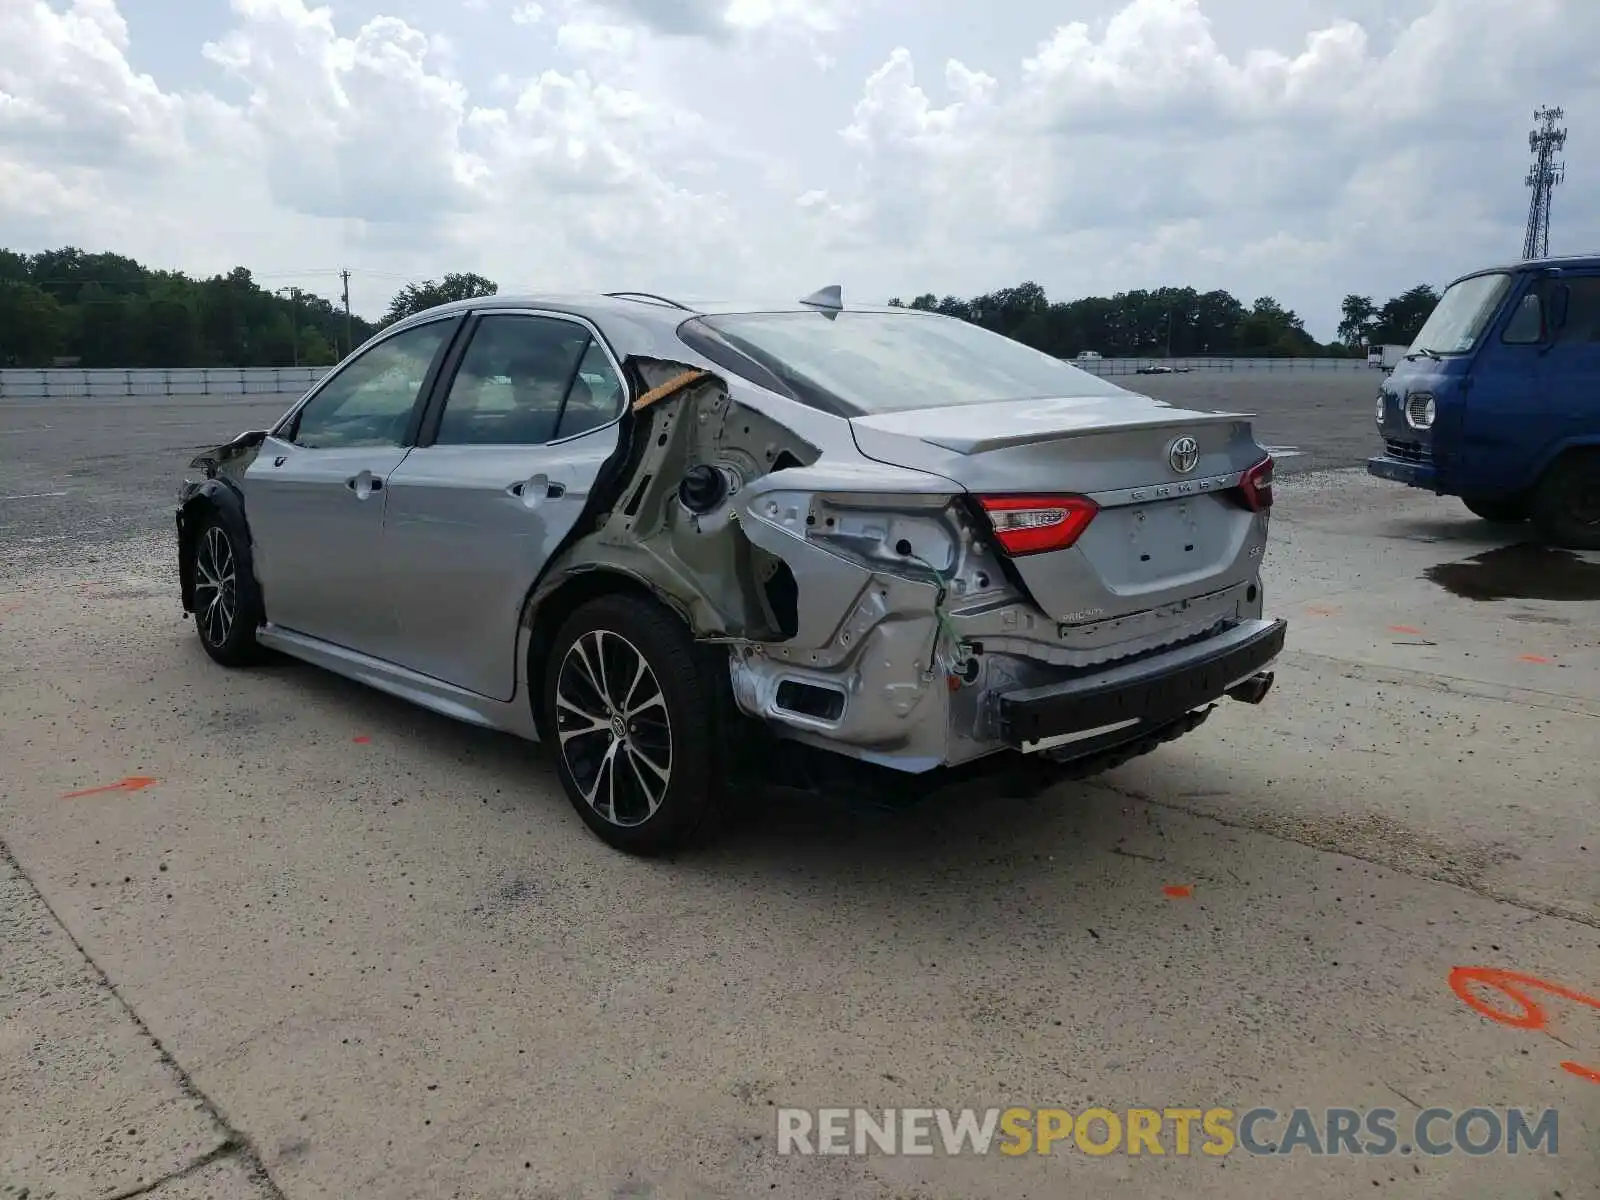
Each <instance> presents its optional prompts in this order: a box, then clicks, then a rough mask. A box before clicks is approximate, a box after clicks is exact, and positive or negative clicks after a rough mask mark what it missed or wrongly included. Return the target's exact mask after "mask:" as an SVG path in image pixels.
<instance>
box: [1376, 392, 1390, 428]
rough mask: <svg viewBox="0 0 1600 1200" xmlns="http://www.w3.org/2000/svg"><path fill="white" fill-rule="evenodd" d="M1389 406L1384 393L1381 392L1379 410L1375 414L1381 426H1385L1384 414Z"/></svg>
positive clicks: (1379, 394)
mask: <svg viewBox="0 0 1600 1200" xmlns="http://www.w3.org/2000/svg"><path fill="white" fill-rule="evenodd" d="M1387 406H1388V400H1387V398H1386V397H1385V396H1384V394H1383V393H1382V392H1379V393H1378V410H1377V412H1376V413H1374V414H1373V415H1374V416H1376V417H1377V419H1378V424H1379V425H1382V424H1383V413H1384V409H1385V408H1386V407H1387Z"/></svg>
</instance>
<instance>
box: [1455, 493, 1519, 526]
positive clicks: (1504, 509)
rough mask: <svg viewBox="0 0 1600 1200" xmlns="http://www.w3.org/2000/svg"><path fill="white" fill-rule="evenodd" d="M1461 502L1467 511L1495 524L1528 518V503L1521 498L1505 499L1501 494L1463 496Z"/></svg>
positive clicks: (1508, 523) (1507, 523)
mask: <svg viewBox="0 0 1600 1200" xmlns="http://www.w3.org/2000/svg"><path fill="white" fill-rule="evenodd" d="M1461 503H1463V504H1465V505H1466V506H1467V511H1468V512H1470V513H1471V514H1472V515H1473V516H1475V517H1481V518H1483V519H1484V520H1485V521H1492V522H1494V523H1495V524H1505V525H1512V524H1515V523H1516V522H1518V521H1526V520H1527V519H1528V504H1527V501H1525V500H1522V499H1506V498H1505V497H1503V496H1463V497H1461Z"/></svg>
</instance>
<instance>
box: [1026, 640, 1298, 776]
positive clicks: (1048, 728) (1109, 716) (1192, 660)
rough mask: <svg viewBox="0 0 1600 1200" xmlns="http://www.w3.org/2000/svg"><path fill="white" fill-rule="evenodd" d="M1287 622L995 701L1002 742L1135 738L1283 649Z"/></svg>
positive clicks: (1210, 697)
mask: <svg viewBox="0 0 1600 1200" xmlns="http://www.w3.org/2000/svg"><path fill="white" fill-rule="evenodd" d="M1288 627H1289V623H1288V622H1287V621H1283V620H1276V621H1265V620H1259V621H1245V622H1242V623H1241V624H1240V625H1238V626H1236V627H1234V628H1233V629H1230V630H1228V631H1227V632H1225V633H1221V634H1218V635H1217V636H1216V637H1214V638H1208V639H1207V640H1206V641H1204V642H1201V643H1199V644H1198V645H1194V646H1185V647H1182V648H1180V649H1177V650H1171V651H1168V652H1166V653H1164V654H1157V655H1153V656H1152V657H1150V658H1147V659H1142V660H1140V661H1139V662H1136V663H1130V664H1128V665H1127V666H1125V667H1118V668H1113V669H1112V670H1109V671H1104V672H1100V673H1098V674H1095V675H1091V676H1087V677H1085V678H1081V679H1075V680H1069V681H1067V682H1065V683H1057V684H1051V685H1049V686H1046V687H1037V688H1027V689H1024V690H1021V691H1015V692H1009V693H1006V694H1005V695H1002V696H1001V697H1000V698H999V718H1000V727H1001V731H1002V736H1003V737H1004V739H1005V740H1006V741H1007V742H1008V743H1010V744H1011V745H1012V746H1015V747H1016V748H1018V749H1021V750H1025V751H1034V750H1051V749H1055V748H1057V747H1061V748H1066V749H1073V748H1077V747H1078V746H1079V745H1080V744H1081V745H1082V746H1083V747H1089V746H1093V745H1099V744H1101V743H1104V742H1106V741H1117V740H1121V739H1124V738H1129V737H1137V736H1139V735H1140V734H1141V733H1142V732H1144V731H1145V730H1147V729H1154V728H1157V727H1159V726H1162V725H1164V724H1167V723H1168V722H1171V721H1173V720H1175V719H1176V718H1178V717H1180V716H1182V715H1183V714H1184V713H1187V712H1189V711H1191V710H1193V709H1196V708H1200V707H1202V706H1204V705H1207V704H1211V703H1214V702H1215V701H1217V700H1220V699H1222V697H1223V696H1224V695H1226V694H1227V693H1228V691H1229V690H1230V689H1231V688H1233V687H1234V686H1235V685H1237V684H1239V683H1241V682H1243V681H1245V680H1247V679H1249V678H1250V677H1251V676H1253V675H1256V674H1257V673H1258V672H1260V671H1261V669H1262V668H1263V667H1265V666H1266V665H1267V664H1268V663H1270V662H1271V661H1272V660H1273V659H1274V658H1276V657H1277V656H1278V655H1279V654H1280V653H1282V651H1283V643H1284V637H1285V634H1286V632H1287V630H1288Z"/></svg>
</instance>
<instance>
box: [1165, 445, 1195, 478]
mask: <svg viewBox="0 0 1600 1200" xmlns="http://www.w3.org/2000/svg"><path fill="white" fill-rule="evenodd" d="M1167 461H1168V462H1169V463H1171V464H1172V469H1173V470H1174V471H1176V472H1177V473H1178V474H1179V475H1187V474H1188V473H1189V472H1190V471H1192V470H1194V469H1195V467H1196V466H1197V465H1198V464H1199V462H1200V444H1199V443H1198V442H1196V441H1195V440H1194V439H1193V438H1192V437H1181V438H1179V439H1178V440H1177V441H1175V442H1173V443H1172V445H1171V447H1170V448H1169V449H1168V450H1167Z"/></svg>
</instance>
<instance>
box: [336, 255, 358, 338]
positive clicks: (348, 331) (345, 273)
mask: <svg viewBox="0 0 1600 1200" xmlns="http://www.w3.org/2000/svg"><path fill="white" fill-rule="evenodd" d="M339 278H340V279H342V280H344V352H345V353H346V354H349V353H350V352H351V351H352V350H354V349H355V348H356V345H355V333H354V331H353V329H352V328H351V323H350V268H349V267H346V268H345V269H344V270H342V271H340V272H339Z"/></svg>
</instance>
